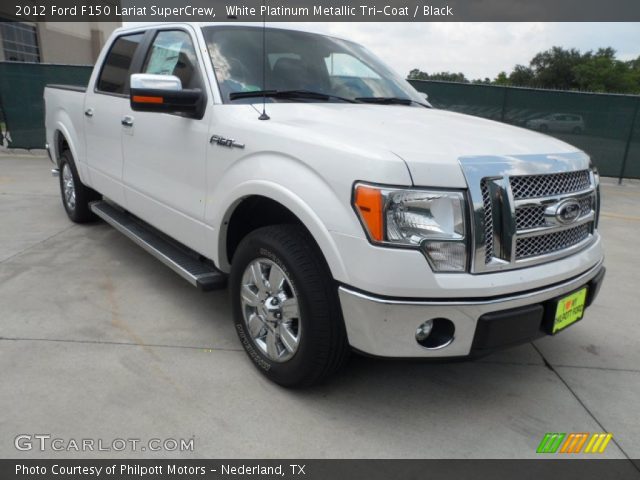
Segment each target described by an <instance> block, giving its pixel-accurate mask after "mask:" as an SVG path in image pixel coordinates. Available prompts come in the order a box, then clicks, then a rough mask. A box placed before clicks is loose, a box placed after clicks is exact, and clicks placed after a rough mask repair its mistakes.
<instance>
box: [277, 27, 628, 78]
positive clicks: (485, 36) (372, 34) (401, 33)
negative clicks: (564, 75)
mask: <svg viewBox="0 0 640 480" xmlns="http://www.w3.org/2000/svg"><path fill="white" fill-rule="evenodd" d="M267 26H274V27H276V26H281V27H283V28H293V29H299V30H307V31H312V32H318V33H325V34H330V35H335V36H338V37H342V38H346V39H348V40H353V41H356V42H358V43H361V44H362V45H364V46H365V47H367V48H368V49H369V50H371V51H372V52H374V53H375V54H376V55H377V56H379V57H380V58H382V59H383V60H384V61H385V63H387V64H388V65H390V66H391V67H393V68H394V69H395V70H396V71H397V72H398V73H400V74H402V75H407V74H408V73H409V71H410V70H411V69H413V68H419V69H420V70H422V71H425V72H428V73H435V72H441V71H451V72H462V73H464V74H465V76H466V77H467V78H469V79H476V78H485V77H489V78H491V79H493V78H495V77H496V76H497V75H498V73H500V72H501V71H506V72H507V73H508V72H510V71H511V70H512V69H513V67H514V66H515V65H517V64H524V65H528V64H529V61H530V60H531V59H532V58H533V56H534V55H535V54H536V53H538V52H540V51H543V50H547V49H549V48H551V47H553V46H556V45H557V46H561V47H564V48H577V49H579V50H581V51H583V52H584V51H587V50H596V49H597V48H599V47H613V48H614V49H615V50H616V51H617V52H618V58H620V59H622V60H631V59H634V58H637V57H638V56H640V23H525V22H520V23H506V22H505V23H471V22H464V23H457V22H443V23H435V22H431V23H427V22H404V23H374V22H360V23H352V22H330V23H329V22H327V23H320V22H296V23H267Z"/></svg>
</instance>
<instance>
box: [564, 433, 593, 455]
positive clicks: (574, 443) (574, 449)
mask: <svg viewBox="0 0 640 480" xmlns="http://www.w3.org/2000/svg"><path fill="white" fill-rule="evenodd" d="M587 438H589V434H588V433H570V434H569V436H568V437H567V440H566V441H565V442H564V444H563V445H562V448H561V449H560V453H580V450H582V446H583V445H584V443H585V442H586V441H587Z"/></svg>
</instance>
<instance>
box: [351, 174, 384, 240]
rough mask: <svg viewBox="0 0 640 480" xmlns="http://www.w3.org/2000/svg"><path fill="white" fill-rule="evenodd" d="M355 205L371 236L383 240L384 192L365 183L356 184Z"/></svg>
mask: <svg viewBox="0 0 640 480" xmlns="http://www.w3.org/2000/svg"><path fill="white" fill-rule="evenodd" d="M355 205H356V208H357V209H358V211H359V212H360V217H361V218H362V221H363V222H364V223H365V225H366V226H367V230H369V235H371V238H372V239H374V240H376V241H378V242H381V241H382V240H383V238H384V236H383V222H382V192H381V191H380V190H378V189H377V188H372V187H367V186H365V185H357V186H356V194H355Z"/></svg>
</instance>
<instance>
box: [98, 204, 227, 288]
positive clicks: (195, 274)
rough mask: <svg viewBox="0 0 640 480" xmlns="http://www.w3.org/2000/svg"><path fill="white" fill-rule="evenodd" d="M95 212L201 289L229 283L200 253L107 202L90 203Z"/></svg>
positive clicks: (223, 285) (218, 286)
mask: <svg viewBox="0 0 640 480" xmlns="http://www.w3.org/2000/svg"><path fill="white" fill-rule="evenodd" d="M90 207H91V211H92V212H93V213H95V214H96V215H97V216H99V217H100V218H102V219H103V220H104V221H105V222H107V223H108V224H109V225H111V226H112V227H114V228H115V229H116V230H118V231H119V232H121V233H123V234H125V235H126V236H127V237H129V238H130V239H131V240H133V241H134V242H135V243H137V244H138V245H139V246H141V247H142V248H144V249H145V250H146V251H147V252H149V253H150V254H151V255H153V256H154V257H156V258H157V259H158V260H160V261H161V262H162V263H164V264H165V265H167V266H168V267H169V268H171V269H172V270H174V271H175V272H176V273H177V274H178V275H180V276H181V277H182V278H184V279H185V280H187V281H188V282H189V283H191V284H192V285H194V286H196V287H198V288H200V289H201V290H219V289H222V288H225V287H226V285H227V276H226V275H225V274H224V273H222V272H221V271H220V270H218V269H216V268H215V266H213V264H210V263H209V262H207V261H202V260H200V259H199V258H198V254H197V253H195V252H193V251H192V250H190V249H188V248H187V247H185V246H181V245H177V244H176V243H174V241H173V240H170V239H169V238H168V237H166V236H165V235H164V234H163V233H161V232H159V231H157V230H156V229H155V228H153V227H151V226H150V225H147V224H146V223H144V222H143V221H142V220H139V219H138V218H136V217H134V216H133V215H131V214H130V213H127V212H125V211H123V210H120V209H119V208H117V207H115V206H113V205H111V204H110V203H108V202H106V201H98V202H93V203H91V204H90Z"/></svg>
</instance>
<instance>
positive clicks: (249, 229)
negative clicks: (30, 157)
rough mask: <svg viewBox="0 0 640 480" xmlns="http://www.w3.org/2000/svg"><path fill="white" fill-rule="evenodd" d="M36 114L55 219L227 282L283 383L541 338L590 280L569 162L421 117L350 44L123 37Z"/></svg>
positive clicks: (564, 150)
mask: <svg viewBox="0 0 640 480" xmlns="http://www.w3.org/2000/svg"><path fill="white" fill-rule="evenodd" d="M263 35H264V37H263ZM45 101H46V127H47V142H48V148H49V152H50V156H51V158H52V160H53V162H54V163H55V166H56V169H55V170H56V172H57V173H59V176H60V189H61V194H62V201H63V205H64V208H65V209H66V211H67V213H68V215H69V217H70V218H71V220H73V221H75V222H86V221H88V220H90V219H92V218H93V217H94V215H97V216H98V217H101V218H103V219H104V220H105V221H107V222H108V223H109V224H111V225H113V226H114V227H115V228H117V229H118V230H120V231H121V232H123V233H124V234H126V235H127V236H129V237H130V238H131V239H133V240H134V241H135V242H136V243H138V244H139V245H141V246H142V247H144V248H146V249H147V250H148V251H149V252H151V253H152V254H154V255H155V256H156V257H158V258H159V259H161V260H162V261H164V262H165V263H167V264H168V265H169V266H170V267H172V268H173V269H174V270H176V271H177V272H178V273H179V274H180V275H182V276H183V277H184V278H186V279H187V280H189V281H190V282H192V283H193V284H194V285H196V286H199V287H201V288H203V289H213V288H224V287H225V285H227V284H228V287H229V290H230V294H231V300H232V309H233V321H234V325H235V328H236V330H237V333H238V336H239V338H240V342H241V343H242V345H243V346H244V348H245V349H246V351H247V353H248V355H249V357H250V358H251V360H252V361H253V362H254V363H255V365H256V366H257V367H258V368H259V369H260V370H261V371H262V372H263V373H264V374H265V375H267V376H268V377H269V378H270V379H272V380H273V381H275V382H278V383H280V384H282V385H288V386H293V385H308V384H312V383H315V382H317V381H319V380H321V379H323V378H324V377H326V376H327V375H329V374H331V373H332V372H334V371H336V370H337V369H338V368H339V367H340V366H341V365H342V364H343V363H344V362H345V359H346V358H347V357H348V355H349V352H350V351H351V349H354V350H356V351H359V352H363V353H366V354H370V355H376V356H383V357H466V356H475V355H481V354H483V353H486V352H489V351H491V350H493V349H495V348H499V347H504V346H508V345H515V344H518V343H522V342H526V341H529V340H531V339H534V338H537V337H538V336H541V335H550V334H555V333H557V332H558V331H560V330H563V329H565V328H566V327H568V326H569V325H571V324H573V323H574V322H576V321H578V320H580V319H581V318H582V315H583V313H584V310H585V308H586V307H588V306H589V305H590V304H591V302H593V300H594V298H595V296H596V295H597V293H598V290H599V287H600V285H601V282H602V279H603V276H604V268H603V252H602V247H601V239H600V236H599V234H598V230H597V227H598V211H599V205H600V200H599V189H598V182H599V179H598V175H597V172H596V171H595V169H594V168H593V167H592V166H591V162H590V160H589V157H588V156H587V155H586V154H585V153H583V152H581V151H579V150H577V149H576V148H574V147H572V146H571V145H567V144H566V143H563V142H561V141H559V140H556V139H554V138H550V137H548V136H545V135H542V134H540V133H536V132H531V131H529V130H525V129H521V128H515V127H511V126H507V125H504V124H501V123H496V122H492V121H488V120H483V119H480V118H475V117H470V116H465V115H460V114H456V113H451V112H446V111H441V110H437V109H434V108H431V107H430V105H429V104H428V102H427V101H426V99H425V96H423V95H421V94H419V93H418V92H417V91H416V90H414V89H413V88H412V87H411V86H410V85H409V84H408V83H407V82H406V81H404V80H403V79H402V78H401V77H399V76H398V75H397V74H395V73H394V72H392V71H391V70H389V69H388V68H387V67H386V66H385V65H384V64H382V63H381V62H380V61H379V60H378V59H377V58H376V57H375V56H373V55H372V54H371V53H369V52H368V51H367V50H366V49H364V48H363V47H361V46H360V45H357V44H355V43H352V42H349V41H345V40H340V39H337V38H332V37H327V36H322V35H317V34H310V33H304V32H298V31H290V30H280V29H272V28H269V29H265V30H263V29H262V28H260V27H255V26H242V25H229V24H226V25H225V24H222V25H220V24H218V25H215V24H194V23H182V24H161V25H156V26H149V25H145V26H143V27H136V28H124V29H119V30H117V31H116V32H115V33H114V34H113V35H112V37H111V38H110V40H109V41H108V42H107V45H106V46H105V48H104V51H103V52H102V54H101V55H100V58H99V59H98V62H97V64H96V67H95V69H94V71H93V74H92V76H91V79H90V81H89V85H88V87H87V88H86V89H78V88H74V87H65V86H55V85H51V86H48V87H47V88H46V90H45Z"/></svg>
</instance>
